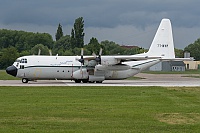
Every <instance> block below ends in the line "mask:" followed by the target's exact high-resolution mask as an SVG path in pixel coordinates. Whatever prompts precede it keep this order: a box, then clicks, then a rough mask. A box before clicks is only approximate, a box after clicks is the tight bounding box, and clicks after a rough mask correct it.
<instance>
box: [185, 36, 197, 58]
mask: <svg viewBox="0 0 200 133" xmlns="http://www.w3.org/2000/svg"><path fill="white" fill-rule="evenodd" d="M184 51H187V52H190V55H191V56H192V57H194V59H195V60H200V54H199V51H200V38H199V39H197V40H196V41H195V42H194V43H192V44H190V45H188V46H187V47H185V48H184Z"/></svg>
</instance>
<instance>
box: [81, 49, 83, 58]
mask: <svg viewBox="0 0 200 133" xmlns="http://www.w3.org/2000/svg"><path fill="white" fill-rule="evenodd" d="M81 58H83V48H81Z"/></svg>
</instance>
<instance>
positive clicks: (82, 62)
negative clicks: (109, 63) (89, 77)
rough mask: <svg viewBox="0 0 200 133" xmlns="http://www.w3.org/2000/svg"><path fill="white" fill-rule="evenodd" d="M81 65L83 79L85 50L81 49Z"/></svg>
mask: <svg viewBox="0 0 200 133" xmlns="http://www.w3.org/2000/svg"><path fill="white" fill-rule="evenodd" d="M78 61H79V62H80V63H81V68H80V70H81V73H82V77H83V70H82V66H83V65H84V59H83V48H81V58H80V59H79V60H78Z"/></svg>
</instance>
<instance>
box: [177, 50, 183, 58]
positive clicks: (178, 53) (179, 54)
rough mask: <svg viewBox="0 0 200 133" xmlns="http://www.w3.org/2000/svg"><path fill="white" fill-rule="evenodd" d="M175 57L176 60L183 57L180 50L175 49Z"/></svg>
mask: <svg viewBox="0 0 200 133" xmlns="http://www.w3.org/2000/svg"><path fill="white" fill-rule="evenodd" d="M175 56H176V57H177V58H183V56H184V53H183V50H182V49H176V48H175Z"/></svg>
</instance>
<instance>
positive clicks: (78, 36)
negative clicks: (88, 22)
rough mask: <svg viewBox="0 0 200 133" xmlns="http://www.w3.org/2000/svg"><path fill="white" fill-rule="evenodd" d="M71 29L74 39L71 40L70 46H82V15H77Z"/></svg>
mask: <svg viewBox="0 0 200 133" xmlns="http://www.w3.org/2000/svg"><path fill="white" fill-rule="evenodd" d="M73 30H74V38H75V41H74V42H73V43H74V44H72V45H73V46H72V47H77V48H83V45H84V35H85V33H83V31H84V21H83V17H79V18H77V19H76V20H75V23H74V29H73ZM73 30H72V31H73Z"/></svg>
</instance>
